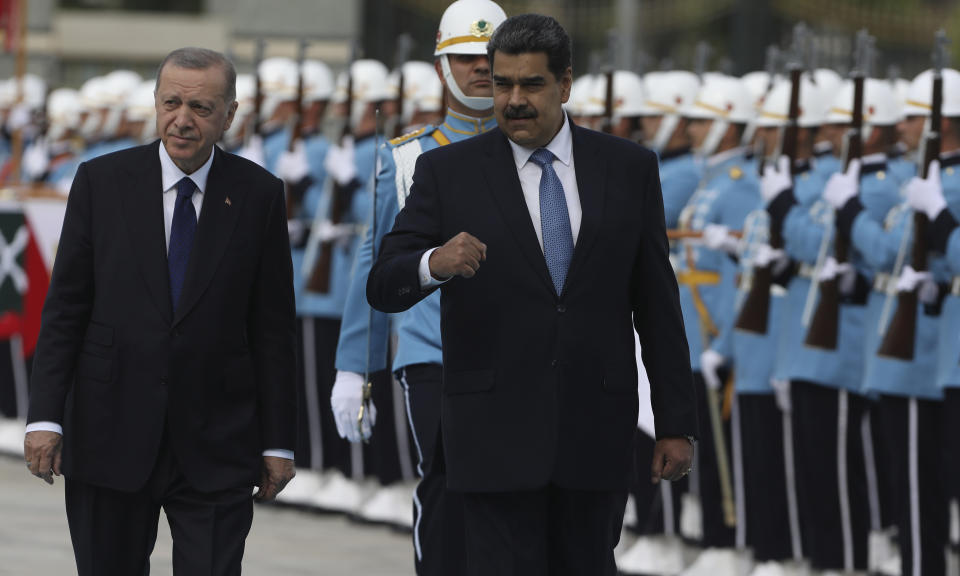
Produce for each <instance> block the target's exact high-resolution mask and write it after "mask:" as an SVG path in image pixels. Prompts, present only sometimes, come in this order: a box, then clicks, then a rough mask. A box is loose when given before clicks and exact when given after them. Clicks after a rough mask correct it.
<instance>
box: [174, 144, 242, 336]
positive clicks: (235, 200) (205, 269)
mask: <svg viewBox="0 0 960 576" xmlns="http://www.w3.org/2000/svg"><path fill="white" fill-rule="evenodd" d="M213 150H214V158H213V164H212V165H211V166H210V174H209V175H208V176H207V188H206V191H205V192H204V198H203V206H202V207H201V209H200V220H199V221H198V222H197V235H196V238H194V241H193V249H192V250H191V251H190V262H189V263H188V264H187V275H186V277H185V278H184V280H183V293H182V294H181V295H180V302H179V304H178V305H177V310H176V313H175V314H174V317H173V323H174V324H177V323H179V322H180V321H181V320H183V318H184V316H186V315H187V313H189V312H190V310H191V309H192V308H193V307H194V306H195V305H196V303H197V301H198V300H199V299H200V296H201V295H203V292H204V290H206V288H207V285H208V284H209V283H210V279H211V278H213V274H214V272H215V271H216V269H217V264H218V263H219V262H220V259H221V258H222V257H223V252H224V250H226V248H227V244H229V242H230V236H231V235H232V234H233V230H234V228H235V227H236V224H237V219H238V216H239V214H240V209H241V208H242V205H241V201H242V200H243V194H242V190H243V188H242V187H241V186H236V185H234V179H233V174H232V172H231V171H230V169H229V167H228V166H226V164H227V163H228V162H229V158H228V157H227V155H226V154H224V153H223V152H222V151H221V150H220V149H219V148H218V147H216V146H214V148H213ZM228 192H229V195H230V203H229V204H227V202H226V199H227V193H228Z"/></svg>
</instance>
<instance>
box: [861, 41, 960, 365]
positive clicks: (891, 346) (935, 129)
mask: <svg viewBox="0 0 960 576" xmlns="http://www.w3.org/2000/svg"><path fill="white" fill-rule="evenodd" d="M946 45H947V35H946V32H944V31H943V30H939V31H938V32H937V34H936V37H935V40H934V49H933V95H932V99H931V102H932V106H931V108H930V131H929V132H927V134H926V136H925V137H924V141H923V146H924V153H923V154H922V155H921V158H922V160H921V162H922V163H921V164H920V167H919V168H920V177H921V178H926V177H927V175H928V172H929V171H930V163H931V162H933V161H934V160H936V159H938V158H939V157H940V138H941V135H940V123H941V121H942V119H943V111H942V110H941V108H942V105H943V74H942V72H943V66H944V62H945V60H946ZM929 224H930V220H929V219H928V218H927V215H926V214H924V213H923V212H922V211H919V210H918V211H916V212H914V214H913V246H912V249H911V251H910V262H911V265H912V266H913V269H914V270H916V271H917V272H924V271H926V270H927V269H928V267H927V252H928V250H927V227H928V226H929ZM916 332H917V288H914V289H913V290H910V291H909V292H898V293H897V311H896V312H895V313H894V314H893V319H892V320H891V321H890V325H889V327H888V328H887V333H886V334H885V335H884V337H883V342H881V344H880V348H879V350H877V354H878V355H879V356H886V357H889V358H897V359H900V360H908V361H909V360H913V354H914V348H916Z"/></svg>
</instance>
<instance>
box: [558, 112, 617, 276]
mask: <svg viewBox="0 0 960 576" xmlns="http://www.w3.org/2000/svg"><path fill="white" fill-rule="evenodd" d="M570 128H571V130H572V131H573V159H574V169H575V170H576V172H577V189H578V190H579V193H580V209H581V210H582V212H583V217H582V219H581V221H580V234H579V235H578V236H577V245H576V247H575V248H574V250H573V259H572V260H571V261H570V269H569V270H568V271H567V280H566V282H565V283H564V292H566V291H567V286H569V285H570V284H571V282H573V281H574V280H575V279H576V274H577V270H578V269H579V268H580V267H582V266H583V262H584V261H585V260H586V258H587V255H588V254H589V253H590V248H591V247H592V246H593V243H594V242H595V241H596V239H597V234H598V232H599V231H600V226H601V225H602V219H603V201H604V196H605V192H606V182H607V175H606V161H605V159H604V156H603V154H599V153H598V152H599V150H600V146H598V145H594V146H590V142H586V141H585V140H588V139H590V137H591V135H590V134H589V133H588V131H587V130H586V129H584V128H580V127H579V126H575V125H574V124H573V123H572V122H571V123H570ZM595 144H599V142H597V143H595Z"/></svg>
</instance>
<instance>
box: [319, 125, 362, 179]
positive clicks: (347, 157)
mask: <svg viewBox="0 0 960 576" xmlns="http://www.w3.org/2000/svg"><path fill="white" fill-rule="evenodd" d="M354 156H355V154H354V147H353V138H352V137H350V136H347V137H346V138H344V139H343V145H342V146H331V147H330V149H329V150H327V156H326V158H324V159H323V167H324V168H326V169H327V172H329V173H330V176H331V177H333V179H334V181H336V183H337V184H340V185H341V186H345V185H347V184H349V183H350V182H352V181H353V179H354V178H356V176H357V164H356V161H355V160H356V159H355V157H354Z"/></svg>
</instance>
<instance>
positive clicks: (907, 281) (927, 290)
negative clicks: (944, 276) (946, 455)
mask: <svg viewBox="0 0 960 576" xmlns="http://www.w3.org/2000/svg"><path fill="white" fill-rule="evenodd" d="M918 288H919V290H918V291H917V298H918V299H919V300H920V301H921V302H923V303H924V304H935V303H936V302H937V299H938V298H939V296H940V287H939V286H937V283H936V282H934V281H933V274H932V273H930V272H917V271H916V270H914V269H913V267H912V266H904V267H903V271H902V272H901V273H900V278H898V279H897V292H912V291H914V290H917V289H918Z"/></svg>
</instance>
